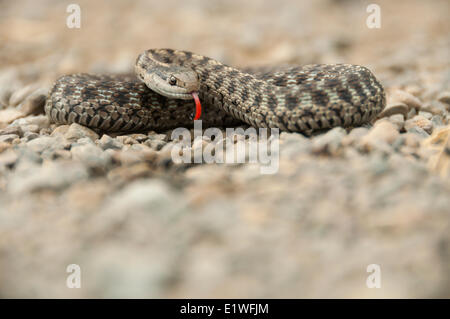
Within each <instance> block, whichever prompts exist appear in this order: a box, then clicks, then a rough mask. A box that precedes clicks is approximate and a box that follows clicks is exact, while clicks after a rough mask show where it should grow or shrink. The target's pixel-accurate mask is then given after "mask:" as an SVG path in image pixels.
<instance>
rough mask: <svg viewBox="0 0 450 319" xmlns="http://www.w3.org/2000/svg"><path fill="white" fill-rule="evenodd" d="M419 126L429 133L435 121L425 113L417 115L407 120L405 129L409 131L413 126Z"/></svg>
mask: <svg viewBox="0 0 450 319" xmlns="http://www.w3.org/2000/svg"><path fill="white" fill-rule="evenodd" d="M414 126H418V127H420V128H422V129H423V130H424V131H425V132H427V133H428V134H431V133H432V131H433V123H432V122H431V121H430V120H429V119H427V118H425V117H424V116H423V115H416V116H414V117H413V118H412V119H410V120H407V121H406V122H405V130H407V131H409V130H410V129H411V128H412V127H414Z"/></svg>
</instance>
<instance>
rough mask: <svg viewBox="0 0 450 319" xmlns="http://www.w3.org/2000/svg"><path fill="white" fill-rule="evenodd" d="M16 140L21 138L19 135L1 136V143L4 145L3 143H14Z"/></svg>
mask: <svg viewBox="0 0 450 319" xmlns="http://www.w3.org/2000/svg"><path fill="white" fill-rule="evenodd" d="M16 138H19V135H16V134H5V135H0V143H2V142H5V143H12V141H13V140H15V139H16Z"/></svg>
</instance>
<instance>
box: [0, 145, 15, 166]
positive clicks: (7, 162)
mask: <svg viewBox="0 0 450 319" xmlns="http://www.w3.org/2000/svg"><path fill="white" fill-rule="evenodd" d="M18 158H19V156H18V155H17V153H16V152H15V151H14V150H12V149H8V150H5V151H3V152H1V153H0V168H1V167H2V166H8V167H9V166H12V165H14V164H15V163H16V162H17V159H18Z"/></svg>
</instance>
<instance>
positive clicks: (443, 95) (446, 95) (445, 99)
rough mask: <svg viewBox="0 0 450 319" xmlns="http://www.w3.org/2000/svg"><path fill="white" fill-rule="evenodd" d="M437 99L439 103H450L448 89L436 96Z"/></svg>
mask: <svg viewBox="0 0 450 319" xmlns="http://www.w3.org/2000/svg"><path fill="white" fill-rule="evenodd" d="M437 100H438V101H439V102H441V103H445V104H447V105H450V91H445V92H442V93H440V94H439V95H438V97H437Z"/></svg>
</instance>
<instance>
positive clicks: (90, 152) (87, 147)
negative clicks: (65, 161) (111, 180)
mask: <svg viewBox="0 0 450 319" xmlns="http://www.w3.org/2000/svg"><path fill="white" fill-rule="evenodd" d="M88 140H89V141H90V139H89V138H88ZM70 153H71V154H72V158H73V159H74V160H78V161H80V162H82V163H83V164H84V166H85V167H89V168H100V169H103V170H106V168H107V167H108V165H109V164H110V163H111V156H110V155H109V154H108V153H105V152H103V150H102V149H101V148H100V147H98V146H96V145H95V144H91V143H87V142H86V141H85V143H81V144H74V145H72V148H71V149H70Z"/></svg>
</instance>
